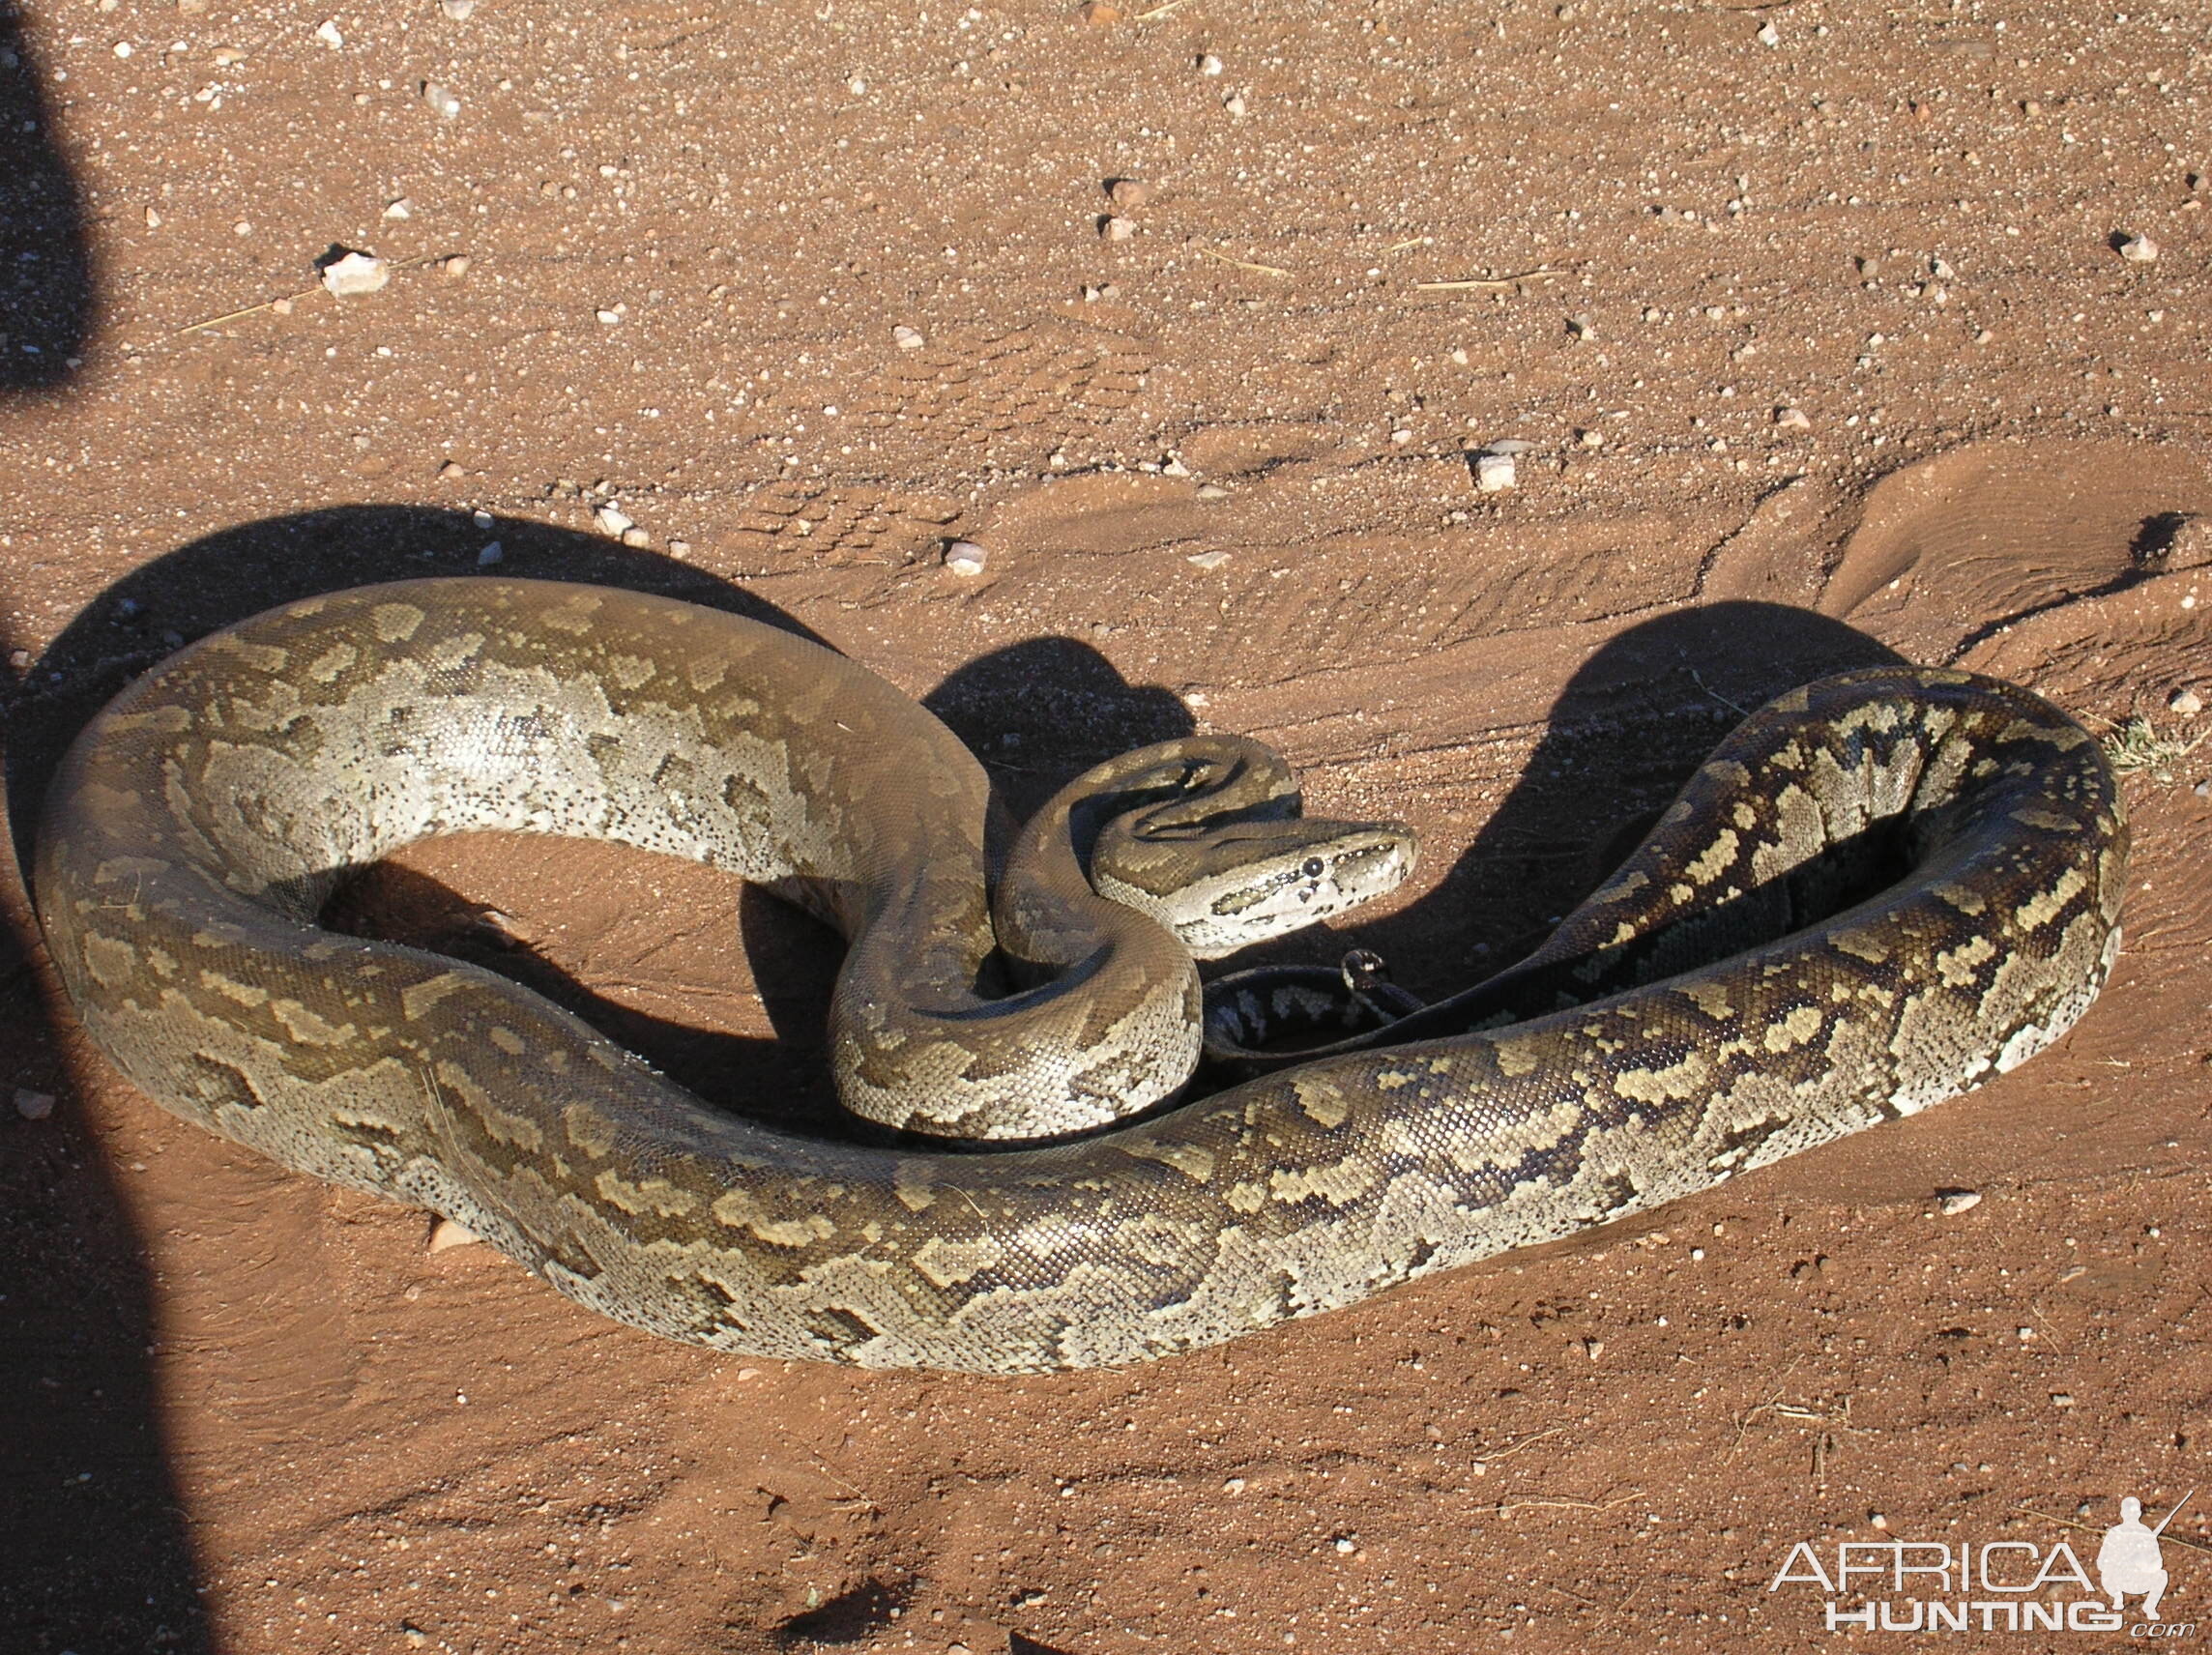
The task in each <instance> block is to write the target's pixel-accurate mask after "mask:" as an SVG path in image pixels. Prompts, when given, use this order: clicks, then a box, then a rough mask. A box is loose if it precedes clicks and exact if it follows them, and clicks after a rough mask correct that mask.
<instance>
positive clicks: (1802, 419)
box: [1774, 408, 1813, 431]
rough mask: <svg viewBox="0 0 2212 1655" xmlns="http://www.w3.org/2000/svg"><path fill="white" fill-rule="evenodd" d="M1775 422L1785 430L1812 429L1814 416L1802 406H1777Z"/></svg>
mask: <svg viewBox="0 0 2212 1655" xmlns="http://www.w3.org/2000/svg"><path fill="white" fill-rule="evenodd" d="M1774 422H1775V423H1776V424H1777V425H1779V426H1781V427H1782V428H1783V429H1784V430H1785V431H1810V430H1811V429H1812V428H1813V417H1812V416H1811V415H1810V414H1808V413H1806V412H1805V410H1804V409H1802V408H1777V409H1776V410H1775V411H1774Z"/></svg>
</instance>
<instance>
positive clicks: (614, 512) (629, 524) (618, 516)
mask: <svg viewBox="0 0 2212 1655" xmlns="http://www.w3.org/2000/svg"><path fill="white" fill-rule="evenodd" d="M592 521H593V522H594V523H595V524H597V526H598V531H599V533H600V534H602V535H604V536H606V537H608V538H609V539H613V540H619V539H621V538H622V537H624V536H625V535H626V534H628V533H629V532H630V530H631V529H632V528H633V527H634V526H635V525H636V522H637V519H636V518H634V517H632V516H631V515H630V514H629V513H628V512H626V511H625V510H624V509H623V508H621V507H619V506H615V505H607V506H599V507H595V508H593V510H592Z"/></svg>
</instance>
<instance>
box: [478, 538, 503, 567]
mask: <svg viewBox="0 0 2212 1655" xmlns="http://www.w3.org/2000/svg"><path fill="white" fill-rule="evenodd" d="M506 556H507V548H506V547H505V546H503V545H501V544H500V543H499V542H498V541H497V540H494V541H492V542H491V543H490V544H489V545H487V546H485V547H484V549H483V550H482V551H480V552H479V553H477V567H479V568H489V567H491V566H492V565H493V564H496V563H498V562H499V560H500V559H502V558H504V557H506Z"/></svg>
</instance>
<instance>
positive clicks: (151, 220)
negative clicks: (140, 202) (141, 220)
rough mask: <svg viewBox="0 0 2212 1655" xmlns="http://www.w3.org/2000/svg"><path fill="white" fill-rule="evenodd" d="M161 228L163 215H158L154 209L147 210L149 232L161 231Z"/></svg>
mask: <svg viewBox="0 0 2212 1655" xmlns="http://www.w3.org/2000/svg"><path fill="white" fill-rule="evenodd" d="M160 227H161V215H160V214H159V213H157V212H155V211H154V209H153V208H151V207H149V208H147V209H146V228H148V229H149V230H159V229H160Z"/></svg>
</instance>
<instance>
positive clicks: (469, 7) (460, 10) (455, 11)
mask: <svg viewBox="0 0 2212 1655" xmlns="http://www.w3.org/2000/svg"><path fill="white" fill-rule="evenodd" d="M438 9H439V10H440V11H442V12H444V13H445V14H446V15H447V16H449V17H451V19H452V20H453V21H454V22H456V23H465V22H467V21H468V20H469V15H470V14H471V13H473V12H474V11H475V10H476V9H477V0H438Z"/></svg>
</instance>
